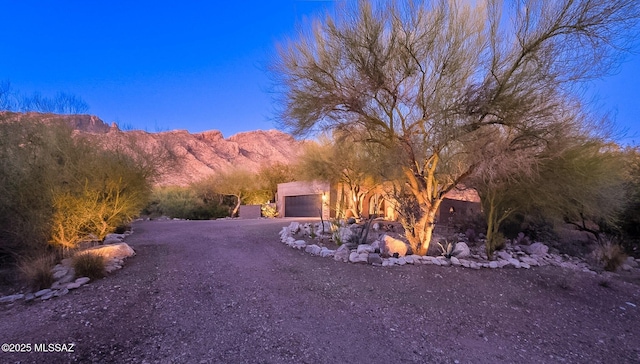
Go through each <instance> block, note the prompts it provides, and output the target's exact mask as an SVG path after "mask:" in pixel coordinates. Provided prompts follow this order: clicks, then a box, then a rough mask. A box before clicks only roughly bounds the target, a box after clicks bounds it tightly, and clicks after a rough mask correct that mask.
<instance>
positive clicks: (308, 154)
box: [298, 131, 380, 218]
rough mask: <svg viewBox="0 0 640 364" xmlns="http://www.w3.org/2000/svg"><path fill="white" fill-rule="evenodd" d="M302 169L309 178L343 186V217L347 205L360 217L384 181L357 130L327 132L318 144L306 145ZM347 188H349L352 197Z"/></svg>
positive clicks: (339, 214)
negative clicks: (365, 204) (329, 134)
mask: <svg viewBox="0 0 640 364" xmlns="http://www.w3.org/2000/svg"><path fill="white" fill-rule="evenodd" d="M298 168H299V169H300V170H301V173H302V176H303V177H304V178H306V179H309V180H316V179H321V180H326V181H329V182H330V183H332V184H340V185H341V186H342V188H343V193H341V194H340V199H341V201H340V202H339V203H338V206H337V210H338V211H337V215H338V216H343V215H344V212H345V211H344V210H345V208H346V209H348V210H351V212H352V214H353V216H355V217H356V218H359V217H360V215H361V213H362V203H363V200H364V198H365V196H366V195H367V194H368V193H369V192H370V191H371V190H372V189H373V188H375V187H376V186H377V185H379V183H380V176H379V174H377V169H376V161H375V160H374V158H373V155H372V154H371V153H370V151H369V150H368V146H367V145H366V144H365V143H363V142H362V141H361V140H360V139H359V138H358V137H357V136H354V135H353V133H346V132H344V131H335V132H334V133H333V135H332V136H331V137H329V136H327V135H323V136H321V137H320V138H318V143H308V144H307V145H305V149H304V151H303V153H302V155H301V156H300V161H299V165H298ZM344 190H347V191H349V195H348V196H347V195H346V194H345V193H344Z"/></svg>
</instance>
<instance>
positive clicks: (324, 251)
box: [320, 247, 336, 258]
mask: <svg viewBox="0 0 640 364" xmlns="http://www.w3.org/2000/svg"><path fill="white" fill-rule="evenodd" d="M335 252H336V251H335V250H331V249H329V248H326V247H322V250H321V251H320V256H321V257H323V258H325V257H332V256H333V255H334V254H335Z"/></svg>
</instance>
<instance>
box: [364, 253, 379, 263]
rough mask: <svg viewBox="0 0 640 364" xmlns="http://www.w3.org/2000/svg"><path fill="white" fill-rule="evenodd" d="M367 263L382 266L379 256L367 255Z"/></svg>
mask: <svg viewBox="0 0 640 364" xmlns="http://www.w3.org/2000/svg"><path fill="white" fill-rule="evenodd" d="M367 263H369V264H371V265H382V258H381V257H380V254H377V253H369V255H368V256H367Z"/></svg>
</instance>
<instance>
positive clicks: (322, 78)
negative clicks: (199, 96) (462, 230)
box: [272, 0, 639, 256]
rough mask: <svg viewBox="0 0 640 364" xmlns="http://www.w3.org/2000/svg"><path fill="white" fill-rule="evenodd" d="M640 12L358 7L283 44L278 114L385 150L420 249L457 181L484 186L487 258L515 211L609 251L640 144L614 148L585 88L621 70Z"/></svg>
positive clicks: (299, 128)
mask: <svg viewBox="0 0 640 364" xmlns="http://www.w3.org/2000/svg"><path fill="white" fill-rule="evenodd" d="M638 18H639V8H638V5H637V2H635V1H631V0H616V1H569V0H566V1H557V2H554V3H553V4H547V3H545V4H543V3H542V2H538V1H521V2H516V3H515V4H512V3H506V2H501V1H488V2H478V3H475V4H469V3H468V2H458V1H434V2H420V1H418V2H412V1H400V2H384V3H378V2H369V1H359V2H357V4H355V5H354V6H349V5H346V6H345V8H341V11H340V12H338V13H336V15H335V16H333V15H325V16H324V17H323V18H321V19H317V20H316V21H315V22H314V23H313V24H312V26H310V27H308V28H301V31H300V32H299V34H297V36H296V37H294V38H292V39H289V40H288V41H287V42H284V43H282V44H280V47H279V49H278V54H277V56H276V57H275V59H274V62H273V65H272V70H273V76H274V80H275V87H276V89H277V90H278V91H279V94H278V95H279V98H278V99H277V101H278V102H279V105H280V106H281V110H280V119H281V121H282V124H283V126H284V127H285V128H288V130H290V131H291V132H293V133H294V134H296V135H308V134H310V133H311V134H313V133H317V132H319V131H325V132H327V133H329V134H334V135H335V134H336V133H338V134H340V135H345V134H346V135H349V136H350V137H352V138H355V140H353V143H357V145H359V150H364V151H366V150H372V149H373V150H376V151H377V152H375V153H374V154H371V155H370V156H372V157H374V159H375V162H374V163H369V165H371V166H377V165H386V166H388V167H389V168H388V169H387V170H386V172H385V173H386V174H387V175H391V176H398V177H397V178H395V179H392V180H391V182H393V187H392V188H391V189H389V192H388V193H389V195H391V197H392V198H393V199H394V200H395V201H396V202H397V206H396V209H397V212H398V215H399V217H400V221H401V222H402V224H403V227H404V230H405V236H406V238H407V239H408V241H409V243H410V245H411V248H412V250H413V252H414V253H418V254H421V255H424V254H426V253H427V251H428V250H429V246H430V243H431V239H432V236H433V231H434V228H435V222H436V221H435V219H436V216H437V212H438V209H439V208H440V204H441V203H442V201H443V198H444V195H445V194H446V193H447V192H449V191H451V190H453V189H454V188H457V187H459V186H461V185H464V186H467V187H473V188H476V189H477V190H478V191H479V192H480V196H481V199H482V204H483V207H484V212H485V216H486V225H487V227H486V231H485V232H486V237H487V241H488V242H487V244H486V249H487V254H488V255H489V256H490V255H491V254H492V252H493V250H495V248H496V247H497V246H499V245H500V243H501V241H500V240H502V235H501V234H502V232H501V229H502V226H503V224H504V223H506V222H507V220H508V219H515V218H517V219H529V220H543V221H545V223H549V221H551V222H553V221H554V220H555V221H560V222H562V223H567V224H571V225H573V226H574V227H576V228H579V229H580V230H583V231H588V232H590V233H591V234H592V235H593V239H594V240H595V241H598V242H599V243H600V244H603V242H604V241H605V240H606V239H605V240H603V239H601V235H602V233H603V232H605V231H607V233H608V234H611V233H613V231H614V230H616V227H619V226H621V225H619V224H618V222H619V221H620V219H621V218H622V220H624V219H628V218H629V217H628V216H626V215H621V212H622V211H623V210H624V209H626V208H628V206H631V205H633V204H631V205H629V204H628V202H629V199H628V198H627V197H625V196H629V194H631V195H633V194H636V193H637V185H636V187H631V188H630V189H629V188H626V187H624V185H625V184H626V185H627V186H629V185H630V183H631V181H633V178H631V177H630V175H629V173H630V170H629V168H628V164H625V163H624V160H625V159H626V158H627V154H631V155H633V154H634V153H637V150H636V151H630V152H624V151H622V150H621V149H622V148H621V147H619V146H617V145H615V143H613V142H612V139H611V138H610V134H608V133H607V128H606V127H605V128H602V127H601V126H602V125H603V122H602V117H601V116H600V115H596V114H594V113H593V112H591V111H590V109H589V108H587V107H586V104H585V103H584V102H583V101H582V100H581V94H580V93H579V92H578V90H579V86H580V85H582V84H583V83H584V82H586V81H589V80H591V79H593V78H597V77H602V76H606V75H607V73H608V72H609V71H610V70H611V69H612V68H613V67H614V66H615V65H616V62H617V61H618V60H619V57H620V55H621V52H623V51H624V50H626V49H629V47H630V42H631V41H632V39H633V37H634V34H636V32H637V24H638V21H637V20H638ZM605 119H606V118H605ZM604 124H607V122H606V121H605V122H604ZM350 155H354V153H351V154H350ZM389 161H391V163H390V162H389ZM394 166H395V170H394V168H393V167H394ZM336 167H338V168H336V170H338V171H343V168H342V166H338V165H337V164H336ZM375 169H376V168H371V172H372V173H371V174H372V175H375V173H374V172H375V171H374V170H375ZM352 171H353V172H357V170H356V169H353V170H352ZM631 184H632V183H631ZM516 215H518V216H517V217H516ZM623 225H624V224H623ZM627 226H628V224H627ZM617 231H619V230H617Z"/></svg>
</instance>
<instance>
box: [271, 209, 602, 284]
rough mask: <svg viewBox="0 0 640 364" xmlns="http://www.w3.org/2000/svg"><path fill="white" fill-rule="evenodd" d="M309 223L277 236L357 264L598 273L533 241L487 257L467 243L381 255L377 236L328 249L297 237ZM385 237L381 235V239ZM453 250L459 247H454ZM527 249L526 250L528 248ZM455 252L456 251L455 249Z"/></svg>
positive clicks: (285, 229)
mask: <svg viewBox="0 0 640 364" xmlns="http://www.w3.org/2000/svg"><path fill="white" fill-rule="evenodd" d="M306 225H309V224H304V225H302V224H299V223H297V222H292V223H291V224H290V225H289V226H285V227H283V228H282V230H281V231H280V240H281V241H282V242H283V243H285V244H286V245H288V246H290V247H292V248H295V249H298V250H304V251H305V252H307V253H309V254H311V255H316V256H320V257H332V258H333V259H334V260H336V261H341V262H345V263H356V264H370V265H375V266H383V267H386V266H395V265H406V264H413V265H418V264H423V265H437V266H443V267H448V266H453V267H463V268H470V269H482V268H489V269H497V268H516V269H520V268H524V269H530V268H531V267H537V266H546V265H552V266H557V267H563V268H568V269H572V270H576V271H582V272H586V273H590V274H594V275H595V274H597V272H596V271H594V270H592V269H590V268H589V265H588V264H587V263H586V262H585V261H583V260H582V259H579V258H576V257H570V256H568V255H564V254H563V255H559V254H550V253H549V252H548V251H549V248H548V247H547V246H546V245H544V244H542V243H534V244H532V245H531V246H519V245H511V244H508V245H507V247H506V248H505V249H503V250H500V251H496V252H495V258H496V260H492V261H490V260H487V259H486V258H485V257H483V256H481V255H479V254H475V255H471V254H470V252H469V249H468V247H467V246H466V243H464V242H461V243H459V244H464V248H466V251H464V249H462V250H461V251H464V252H463V253H462V254H458V255H457V256H452V257H451V258H445V257H443V256H439V257H433V256H419V255H408V256H404V257H398V258H394V257H382V256H381V255H380V254H379V253H377V251H380V247H381V245H382V244H384V243H383V242H381V241H379V240H376V241H374V242H373V243H372V244H362V245H359V246H358V247H357V249H349V248H348V247H347V246H346V245H344V244H343V245H341V246H340V248H338V249H336V250H331V249H328V248H326V247H320V246H318V245H316V244H307V242H306V241H305V240H302V239H296V238H295V237H294V235H296V234H297V233H298V232H300V231H309V230H313V231H319V229H321V226H320V225H319V224H314V225H313V226H312V227H311V228H310V227H309V226H306ZM382 240H383V241H384V238H383V239H382ZM456 250H458V249H457V248H456ZM527 250H529V251H527ZM454 253H455V252H454Z"/></svg>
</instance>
